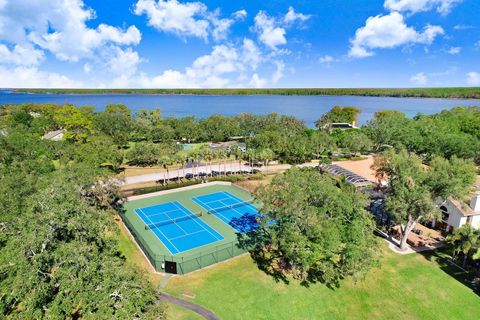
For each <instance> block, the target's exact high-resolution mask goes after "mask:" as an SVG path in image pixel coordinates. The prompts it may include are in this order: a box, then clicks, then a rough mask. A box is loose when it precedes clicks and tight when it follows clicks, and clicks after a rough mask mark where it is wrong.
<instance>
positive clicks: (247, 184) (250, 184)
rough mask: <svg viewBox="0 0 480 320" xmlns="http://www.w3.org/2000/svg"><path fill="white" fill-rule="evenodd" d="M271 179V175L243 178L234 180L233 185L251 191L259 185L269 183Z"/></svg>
mask: <svg viewBox="0 0 480 320" xmlns="http://www.w3.org/2000/svg"><path fill="white" fill-rule="evenodd" d="M272 179H273V175H269V176H266V177H265V178H263V179H262V180H245V181H238V182H235V183H234V185H236V186H239V187H241V188H243V189H245V190H248V191H249V192H251V193H253V192H255V190H256V189H257V188H258V187H260V186H264V185H267V184H269V183H270V182H271V181H272Z"/></svg>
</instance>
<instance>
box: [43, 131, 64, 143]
mask: <svg viewBox="0 0 480 320" xmlns="http://www.w3.org/2000/svg"><path fill="white" fill-rule="evenodd" d="M64 135H65V130H63V129H61V130H55V131H50V132H47V133H46V134H44V135H43V137H42V139H44V140H52V141H60V140H62V139H63V136H64Z"/></svg>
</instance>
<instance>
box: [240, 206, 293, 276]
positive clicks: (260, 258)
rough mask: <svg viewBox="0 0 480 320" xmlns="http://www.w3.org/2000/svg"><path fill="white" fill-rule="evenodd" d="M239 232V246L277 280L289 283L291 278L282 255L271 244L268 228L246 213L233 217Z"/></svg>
mask: <svg viewBox="0 0 480 320" xmlns="http://www.w3.org/2000/svg"><path fill="white" fill-rule="evenodd" d="M231 225H234V226H235V228H236V230H237V231H239V232H237V241H238V247H240V248H241V249H243V250H246V251H248V252H249V253H250V256H251V257H252V259H253V261H254V262H255V263H256V265H257V267H258V268H259V269H260V270H262V271H263V272H265V273H266V274H267V275H269V276H271V277H272V278H273V279H274V280H275V281H276V282H283V283H285V284H289V283H290V282H289V280H288V278H287V276H286V275H285V273H284V272H283V271H282V265H281V261H282V259H281V256H280V255H279V253H278V252H277V251H276V250H274V249H273V248H272V246H271V245H270V236H269V234H268V230H267V229H266V228H263V227H262V226H259V224H258V222H257V217H256V216H253V215H244V216H242V217H241V218H233V219H232V221H231Z"/></svg>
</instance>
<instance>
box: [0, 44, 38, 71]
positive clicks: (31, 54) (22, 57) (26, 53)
mask: <svg viewBox="0 0 480 320" xmlns="http://www.w3.org/2000/svg"><path fill="white" fill-rule="evenodd" d="M44 58H45V56H44V54H43V51H41V50H37V49H35V48H33V46H31V45H28V44H27V45H26V46H21V45H18V44H17V45H15V46H14V48H13V50H10V49H8V47H7V46H6V45H3V44H0V64H14V65H18V66H37V65H39V64H40V63H41V62H42V61H43V60H44Z"/></svg>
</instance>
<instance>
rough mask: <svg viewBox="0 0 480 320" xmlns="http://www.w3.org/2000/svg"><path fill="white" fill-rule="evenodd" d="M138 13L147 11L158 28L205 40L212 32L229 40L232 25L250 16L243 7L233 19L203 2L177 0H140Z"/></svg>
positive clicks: (135, 10)
mask: <svg viewBox="0 0 480 320" xmlns="http://www.w3.org/2000/svg"><path fill="white" fill-rule="evenodd" d="M134 13H135V14H136V15H139V16H140V15H143V14H145V15H146V16H147V19H148V24H149V25H150V26H152V27H154V28H155V29H157V30H158V31H161V32H167V33H172V34H175V35H177V36H180V37H197V38H202V39H204V40H205V41H207V39H208V37H209V35H211V36H212V37H213V39H214V40H216V41H219V40H223V39H225V38H226V36H227V34H228V31H229V29H230V27H231V26H232V24H234V23H235V21H237V20H243V19H244V18H245V16H246V15H247V12H246V11H245V10H239V11H237V12H235V13H234V14H233V19H228V18H223V19H222V18H220V10H219V9H216V10H214V11H209V10H208V7H207V6H206V5H205V4H204V3H202V2H185V3H181V2H179V1H177V0H139V1H138V2H137V3H136V4H135V8H134Z"/></svg>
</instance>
